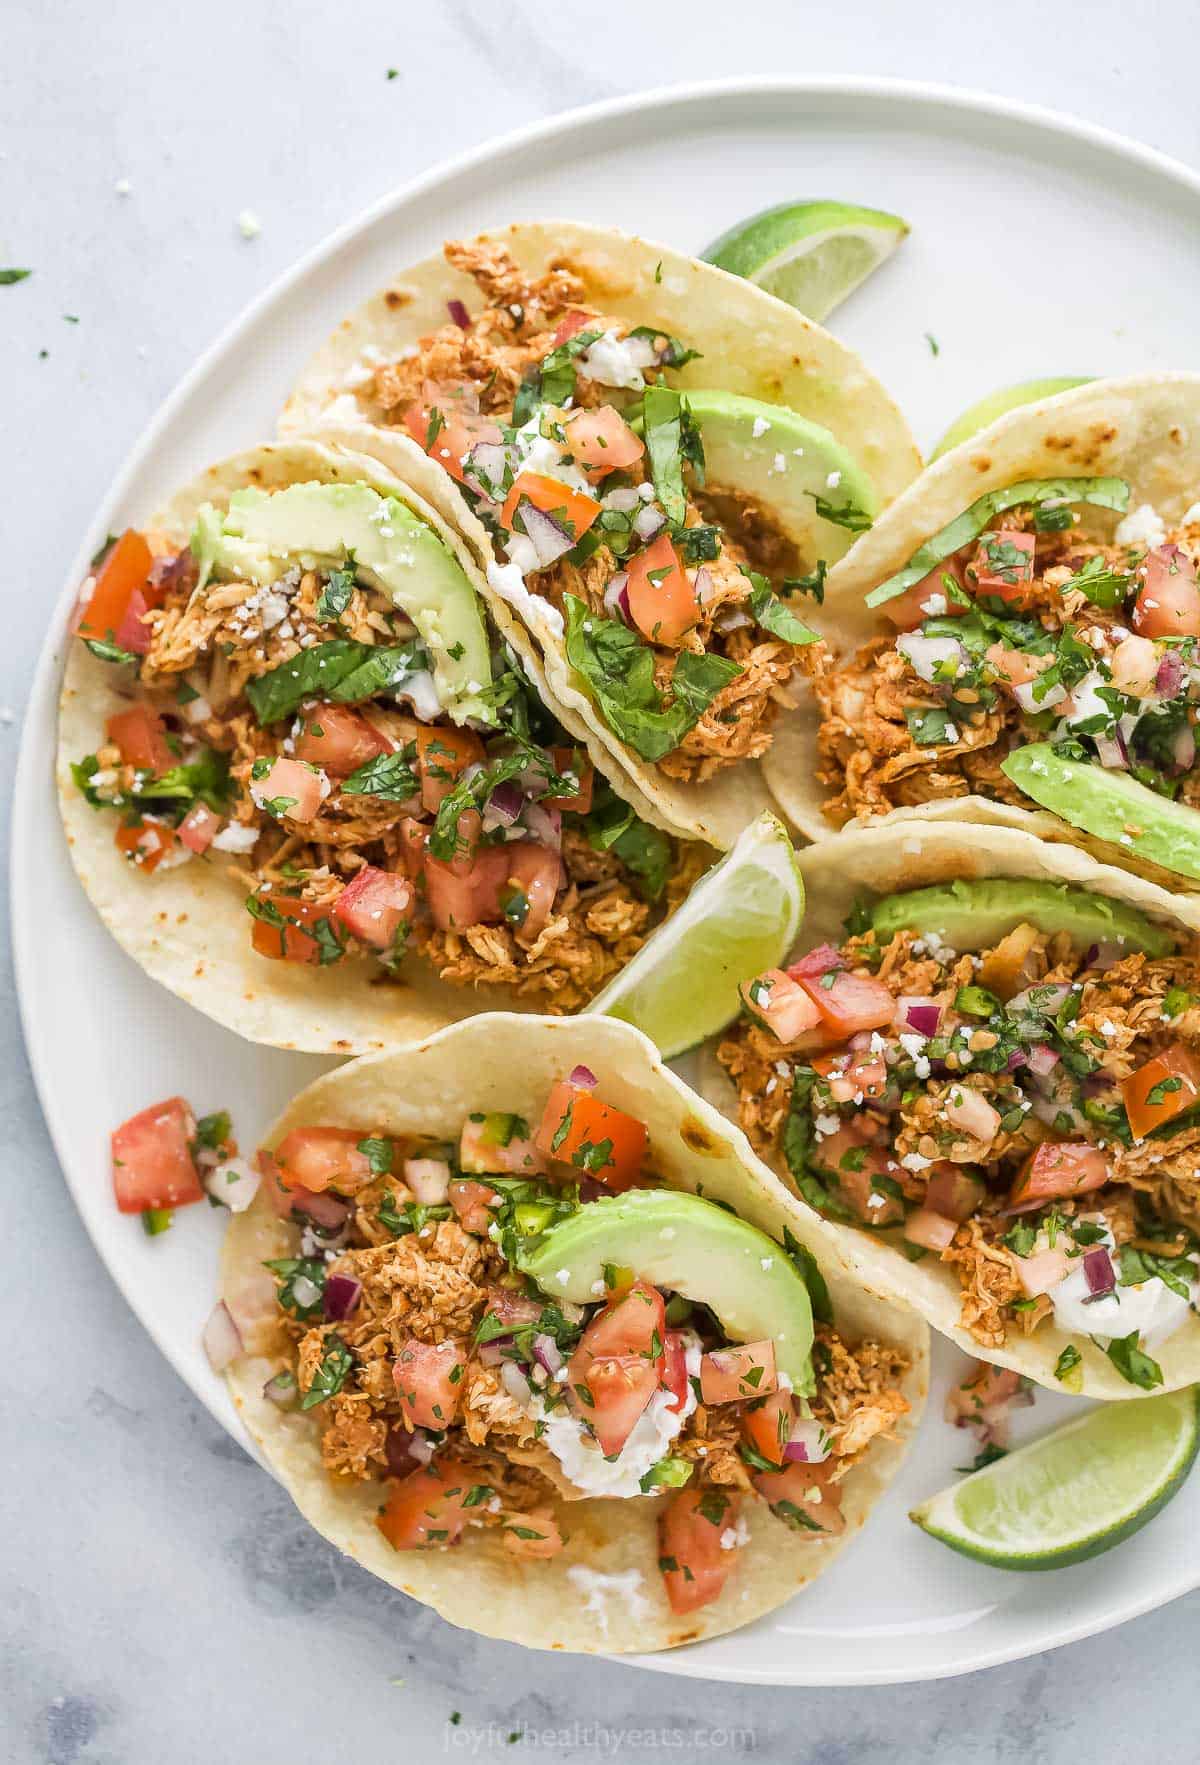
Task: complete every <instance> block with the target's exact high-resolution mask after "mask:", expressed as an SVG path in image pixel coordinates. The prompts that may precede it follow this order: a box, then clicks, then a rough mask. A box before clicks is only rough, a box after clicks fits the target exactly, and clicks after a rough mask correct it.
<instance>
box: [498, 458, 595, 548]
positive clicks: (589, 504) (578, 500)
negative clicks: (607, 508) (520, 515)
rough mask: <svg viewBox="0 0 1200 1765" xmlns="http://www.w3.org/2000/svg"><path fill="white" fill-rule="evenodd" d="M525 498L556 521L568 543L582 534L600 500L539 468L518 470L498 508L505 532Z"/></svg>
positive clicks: (592, 519)
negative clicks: (538, 470) (539, 470)
mask: <svg viewBox="0 0 1200 1765" xmlns="http://www.w3.org/2000/svg"><path fill="white" fill-rule="evenodd" d="M526 502H527V503H532V504H533V506H534V508H535V509H540V510H541V512H542V513H543V514H544V515H549V516H550V517H551V519H552V520H554V521H555V522H557V523H558V525H559V526H560V527H562V528H563V530H564V531H565V533H566V534H567V537H568V538H569V539H570V541H571V543H572V544H574V543H575V541H576V540H579V539H582V538H583V535H584V534H585V533H586V532H587V530H588V528H589V527H590V526H591V525H592V523H593V521H595V519H596V517H597V515H598V514H599V513H600V504H599V503H598V502H597V501H596V499H595V497H593V496H587V495H586V494H585V493H584V492H583V491H582V490H572V488H571V486H570V485H569V484H564V483H563V482H562V480H561V479H559V478H550V477H547V476H546V474H545V473H542V472H522V473H520V474H519V476H518V477H517V478H516V479H515V480H514V483H513V487H512V489H511V490H510V491H509V493H508V495H507V497H506V498H505V499H504V507H503V508H502V509H501V511H500V525H501V526H502V527H503V528H505V529H506V530H507V531H508V532H509V533H512V532H513V531H514V529H513V522H514V520H515V519H516V517H517V512H518V510H519V509H520V506H521V504H522V503H526Z"/></svg>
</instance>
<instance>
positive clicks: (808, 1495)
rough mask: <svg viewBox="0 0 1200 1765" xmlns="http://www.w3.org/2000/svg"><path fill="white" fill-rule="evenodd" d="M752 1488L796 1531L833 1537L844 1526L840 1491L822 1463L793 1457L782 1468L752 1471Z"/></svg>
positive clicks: (773, 1511) (816, 1535)
mask: <svg viewBox="0 0 1200 1765" xmlns="http://www.w3.org/2000/svg"><path fill="white" fill-rule="evenodd" d="M751 1482H752V1483H753V1484H754V1487H755V1489H757V1491H758V1493H759V1494H760V1495H762V1496H765V1497H766V1499H767V1502H768V1504H769V1506H770V1509H771V1512H772V1513H773V1514H776V1515H778V1517H779V1518H780V1519H781V1520H786V1521H787V1522H788V1524H789V1525H790V1526H794V1527H795V1529H796V1531H797V1532H803V1533H811V1534H812V1536H813V1537H814V1538H817V1537H820V1536H821V1535H822V1534H824V1535H825V1536H826V1537H834V1536H835V1535H836V1534H837V1533H839V1532H844V1531H845V1530H846V1519H845V1516H844V1514H843V1513H842V1498H841V1491H840V1489H839V1487H838V1485H837V1484H836V1483H834V1482H832V1481H831V1479H830V1474H829V1469H828V1467H827V1466H826V1465H823V1464H822V1465H806V1464H805V1463H804V1461H803V1460H796V1461H794V1462H793V1463H791V1464H789V1465H785V1466H784V1468H783V1470H782V1471H755V1472H754V1473H753V1475H752V1477H751Z"/></svg>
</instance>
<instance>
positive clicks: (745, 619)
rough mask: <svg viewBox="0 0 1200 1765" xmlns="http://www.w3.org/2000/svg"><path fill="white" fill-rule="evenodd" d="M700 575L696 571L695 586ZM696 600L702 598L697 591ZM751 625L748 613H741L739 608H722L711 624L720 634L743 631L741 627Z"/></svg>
mask: <svg viewBox="0 0 1200 1765" xmlns="http://www.w3.org/2000/svg"><path fill="white" fill-rule="evenodd" d="M700 575H701V572H700V571H699V570H697V572H696V582H697V584H699V581H700ZM696 599H697V600H701V599H702V596H701V595H700V593H699V591H698V590H697V594H696ZM751 623H752V621H751V618H750V615H749V613H746V612H743V610H742V608H741V607H722V608H721V609H720V611H719V612H718V613H717V614H716V616H715V617H714V619H713V624H714V625H715V626H716V628H717V630H718V631H721V632H726V631H741V630H742V629H743V627H745V626H747V625H749V624H751Z"/></svg>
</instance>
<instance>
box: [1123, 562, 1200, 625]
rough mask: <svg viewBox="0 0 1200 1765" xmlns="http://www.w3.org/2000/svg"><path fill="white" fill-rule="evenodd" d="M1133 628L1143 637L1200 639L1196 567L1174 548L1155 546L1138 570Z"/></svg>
mask: <svg viewBox="0 0 1200 1765" xmlns="http://www.w3.org/2000/svg"><path fill="white" fill-rule="evenodd" d="M1138 575H1139V576H1140V577H1141V579H1142V586H1141V589H1140V590H1139V592H1138V598H1137V601H1136V602H1135V604H1134V609H1133V628H1134V630H1135V631H1138V632H1140V633H1141V635H1142V636H1143V637H1200V588H1198V587H1197V586H1196V566H1195V565H1194V564H1193V563H1192V560H1191V559H1190V558H1189V557H1188V555H1187V553H1186V552H1185V551H1181V550H1180V548H1179V546H1177V545H1160V546H1156V547H1155V549H1154V551H1152V552H1149V553H1148V554H1147V555H1146V557H1144V558H1143V559H1142V562H1141V565H1140V567H1139V569H1138Z"/></svg>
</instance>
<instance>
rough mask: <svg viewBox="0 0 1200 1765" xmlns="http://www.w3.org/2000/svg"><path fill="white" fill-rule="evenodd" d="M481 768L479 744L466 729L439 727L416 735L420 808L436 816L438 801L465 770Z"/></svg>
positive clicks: (481, 750) (476, 737)
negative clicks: (419, 777)
mask: <svg viewBox="0 0 1200 1765" xmlns="http://www.w3.org/2000/svg"><path fill="white" fill-rule="evenodd" d="M482 764H483V743H482V742H481V741H480V739H479V737H478V736H477V735H475V734H474V732H473V731H472V730H469V729H448V728H445V727H443V725H442V724H440V723H439V724H435V725H434V726H433V728H428V727H424V726H423V727H422V728H421V729H419V730H418V731H417V770H418V772H419V773H420V776H421V807H422V808H423V809H426V810H427V811H428V812H429V814H430V815H436V814H437V811H438V808H439V807H440V805H441V801H442V798H443V797H445V796H447V795H449V793H450V792H451V791H452V790H453V789H454V786H455V782H456V781H457V779H458V777H459V775H460V774H461V773H463V772H465V771H466V769H467V767H468V766H481V765H482Z"/></svg>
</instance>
